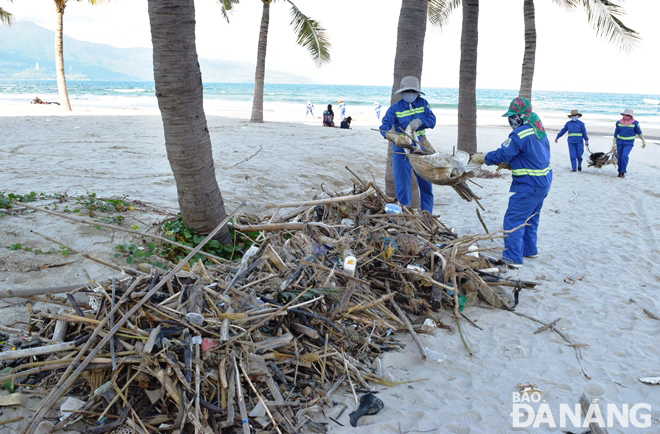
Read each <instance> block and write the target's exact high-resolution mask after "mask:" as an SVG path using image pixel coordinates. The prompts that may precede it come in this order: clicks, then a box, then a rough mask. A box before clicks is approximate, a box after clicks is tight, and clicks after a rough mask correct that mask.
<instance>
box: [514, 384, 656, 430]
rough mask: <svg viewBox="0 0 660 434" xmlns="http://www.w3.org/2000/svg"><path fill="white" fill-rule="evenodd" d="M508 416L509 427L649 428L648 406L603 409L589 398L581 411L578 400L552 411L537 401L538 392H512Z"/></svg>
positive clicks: (643, 404)
mask: <svg viewBox="0 0 660 434" xmlns="http://www.w3.org/2000/svg"><path fill="white" fill-rule="evenodd" d="M511 418H512V419H513V428H529V427H532V428H539V427H544V428H589V426H590V424H596V425H598V426H599V427H600V428H606V427H607V428H614V427H615V426H617V427H621V428H629V427H634V428H649V427H650V426H651V405H650V404H645V403H637V404H633V405H630V404H622V405H616V404H607V406H606V409H605V411H604V412H603V411H601V407H600V406H599V405H598V404H597V402H593V401H592V402H589V403H588V407H587V408H586V409H584V411H583V406H582V405H581V404H579V403H575V404H573V403H571V404H565V403H560V404H559V409H554V411H553V409H552V408H550V405H549V404H548V403H546V402H541V393H540V392H536V391H535V392H531V393H519V392H513V410H512V411H511ZM615 423H616V425H615Z"/></svg>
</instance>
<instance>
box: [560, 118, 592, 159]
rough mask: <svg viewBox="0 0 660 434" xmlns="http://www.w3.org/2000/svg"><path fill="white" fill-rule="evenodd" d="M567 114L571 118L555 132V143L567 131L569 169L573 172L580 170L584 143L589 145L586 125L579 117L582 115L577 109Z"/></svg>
mask: <svg viewBox="0 0 660 434" xmlns="http://www.w3.org/2000/svg"><path fill="white" fill-rule="evenodd" d="M567 116H568V117H569V118H570V119H571V120H570V121H568V122H566V125H564V128H562V129H561V131H560V132H559V134H557V137H556V138H555V143H557V141H558V140H559V138H560V137H561V136H563V135H564V133H566V132H567V131H568V153H569V155H570V157H571V170H572V171H573V172H575V171H576V170H578V171H582V154H584V145H585V144H586V145H587V147H589V136H588V135H587V127H585V126H584V122H582V121H581V120H580V119H579V118H581V117H582V113H580V112H579V111H577V110H571V114H570V115H567Z"/></svg>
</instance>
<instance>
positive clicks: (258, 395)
mask: <svg viewBox="0 0 660 434" xmlns="http://www.w3.org/2000/svg"><path fill="white" fill-rule="evenodd" d="M238 366H239V367H240V368H241V372H242V373H243V376H244V377H245V380H247V382H248V384H249V385H250V389H252V391H253V392H254V394H255V395H257V399H258V400H259V402H260V403H261V405H263V407H264V409H265V410H266V414H268V418H270V421H271V423H272V424H273V427H275V431H277V432H278V433H279V434H282V431H280V428H279V426H277V422H275V418H273V415H272V413H271V412H270V409H269V408H268V406H267V405H266V402H265V401H264V398H263V397H262V396H261V393H259V391H258V390H257V388H256V387H254V384H252V380H250V376H249V375H248V374H247V372H245V368H244V367H243V363H239V364H238Z"/></svg>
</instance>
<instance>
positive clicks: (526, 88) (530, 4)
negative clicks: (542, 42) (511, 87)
mask: <svg viewBox="0 0 660 434" xmlns="http://www.w3.org/2000/svg"><path fill="white" fill-rule="evenodd" d="M524 18H525V56H524V57H523V64H522V74H521V77H520V92H519V95H520V96H521V97H523V98H527V99H528V100H530V101H531V100H532V82H533V81H534V63H535V61H536V60H535V59H536V21H535V17H534V0H525V2H524Z"/></svg>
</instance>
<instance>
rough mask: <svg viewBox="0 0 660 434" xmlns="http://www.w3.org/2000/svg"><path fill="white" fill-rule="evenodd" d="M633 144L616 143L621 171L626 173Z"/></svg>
mask: <svg viewBox="0 0 660 434" xmlns="http://www.w3.org/2000/svg"><path fill="white" fill-rule="evenodd" d="M632 148H633V145H619V144H617V145H616V158H617V159H618V160H619V173H626V169H627V168H628V155H630V151H632Z"/></svg>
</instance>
